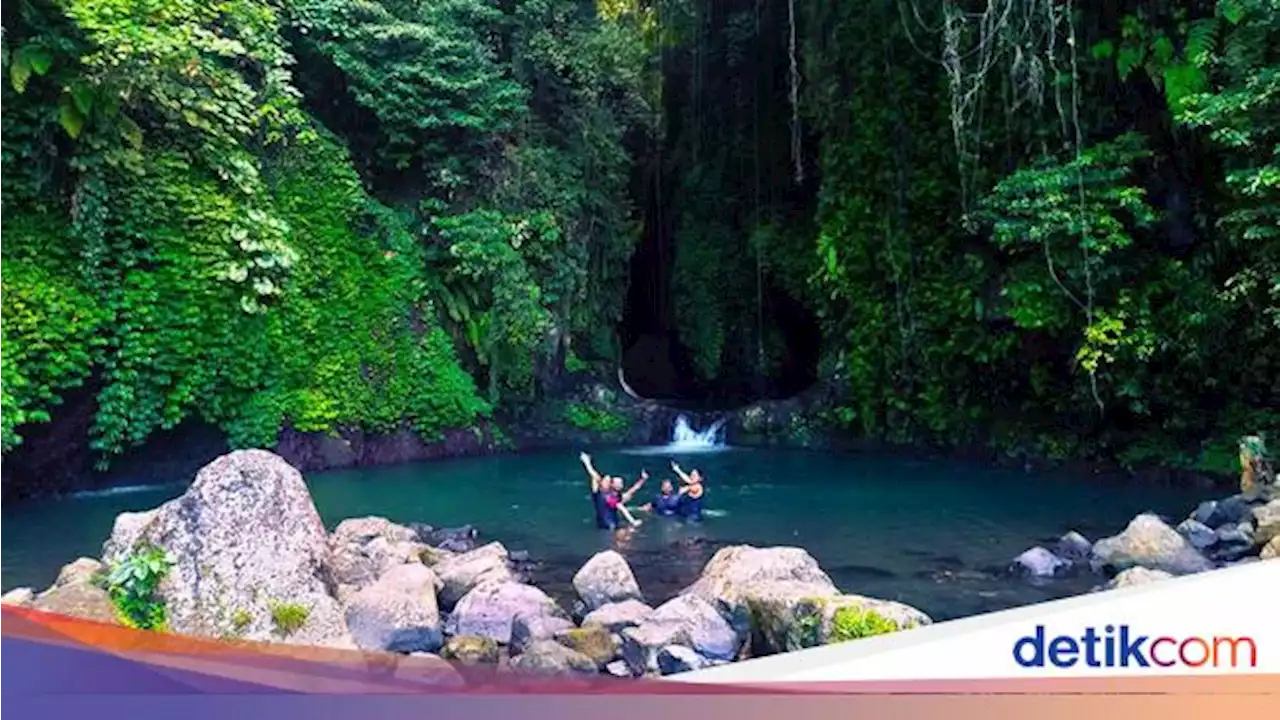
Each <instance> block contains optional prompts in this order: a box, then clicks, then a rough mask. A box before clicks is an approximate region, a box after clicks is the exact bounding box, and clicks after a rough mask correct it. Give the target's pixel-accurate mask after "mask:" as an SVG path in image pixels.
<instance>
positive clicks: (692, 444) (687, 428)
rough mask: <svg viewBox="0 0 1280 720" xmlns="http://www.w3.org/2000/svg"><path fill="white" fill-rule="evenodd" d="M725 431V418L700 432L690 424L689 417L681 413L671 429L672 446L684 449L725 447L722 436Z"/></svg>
mask: <svg viewBox="0 0 1280 720" xmlns="http://www.w3.org/2000/svg"><path fill="white" fill-rule="evenodd" d="M723 431H724V419H723V418H722V419H720V420H717V421H715V422H714V423H712V424H711V427H708V428H707V429H706V430H703V431H702V432H698V431H697V430H694V429H693V426H691V425H690V424H689V419H688V418H686V417H685V416H684V415H681V416H679V417H677V418H676V424H675V427H674V428H673V429H672V430H671V447H672V448H682V449H683V448H711V447H723V446H724V439H723V438H722V437H721V434H722V432H723Z"/></svg>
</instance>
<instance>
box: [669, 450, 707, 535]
mask: <svg viewBox="0 0 1280 720" xmlns="http://www.w3.org/2000/svg"><path fill="white" fill-rule="evenodd" d="M671 470H672V471H673V472H675V474H676V476H677V477H679V478H680V481H681V482H682V483H684V487H682V488H680V496H681V502H680V515H681V516H682V517H683V518H684V519H685V520H691V521H695V522H696V521H698V520H701V519H702V497H703V495H704V494H705V493H706V490H705V488H703V487H702V473H700V472H698V471H697V470H694V471H693V472H689V473H686V472H685V471H683V470H681V469H680V466H679V465H677V464H676V463H674V462H673V463H671Z"/></svg>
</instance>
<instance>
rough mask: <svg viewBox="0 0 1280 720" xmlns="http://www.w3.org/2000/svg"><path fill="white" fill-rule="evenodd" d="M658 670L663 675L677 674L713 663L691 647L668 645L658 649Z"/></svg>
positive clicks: (699, 668)
mask: <svg viewBox="0 0 1280 720" xmlns="http://www.w3.org/2000/svg"><path fill="white" fill-rule="evenodd" d="M657 663H658V672H659V673H660V674H662V675H676V674H679V673H683V672H691V671H693V670H701V669H702V668H705V667H707V666H708V665H710V664H711V663H710V662H709V661H708V660H707V659H706V658H704V657H702V656H701V655H699V654H698V653H697V651H696V650H694V649H693V648H691V647H685V646H684V645H667V646H666V647H663V648H662V649H660V650H659V651H658V656H657Z"/></svg>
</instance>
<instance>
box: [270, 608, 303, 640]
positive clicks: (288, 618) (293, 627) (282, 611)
mask: <svg viewBox="0 0 1280 720" xmlns="http://www.w3.org/2000/svg"><path fill="white" fill-rule="evenodd" d="M310 615H311V610H310V609H308V608H307V607H306V606H303V605H299V604H298V603H277V604H273V605H272V606H271V622H272V623H273V624H274V625H275V628H276V632H277V633H278V634H279V635H280V636H281V637H289V636H290V635H292V634H294V633H295V632H297V631H299V630H301V629H302V626H303V625H305V624H306V623H307V618H308V617H310Z"/></svg>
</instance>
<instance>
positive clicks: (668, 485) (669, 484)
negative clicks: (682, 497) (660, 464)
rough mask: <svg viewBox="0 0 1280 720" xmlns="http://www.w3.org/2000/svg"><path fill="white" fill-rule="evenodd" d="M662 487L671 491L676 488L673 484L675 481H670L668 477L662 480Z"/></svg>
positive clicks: (666, 490)
mask: <svg viewBox="0 0 1280 720" xmlns="http://www.w3.org/2000/svg"><path fill="white" fill-rule="evenodd" d="M662 489H663V490H664V491H665V492H671V491H672V490H675V489H676V486H675V483H673V482H671V480H670V479H667V480H663V481H662Z"/></svg>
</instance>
